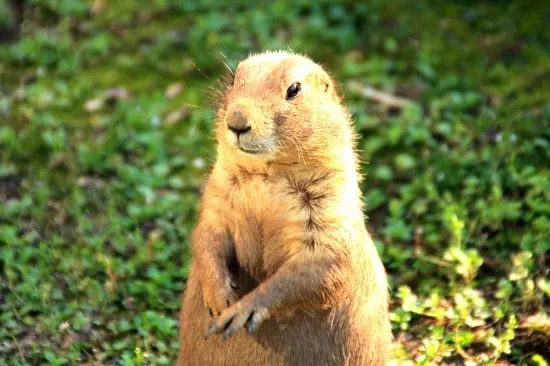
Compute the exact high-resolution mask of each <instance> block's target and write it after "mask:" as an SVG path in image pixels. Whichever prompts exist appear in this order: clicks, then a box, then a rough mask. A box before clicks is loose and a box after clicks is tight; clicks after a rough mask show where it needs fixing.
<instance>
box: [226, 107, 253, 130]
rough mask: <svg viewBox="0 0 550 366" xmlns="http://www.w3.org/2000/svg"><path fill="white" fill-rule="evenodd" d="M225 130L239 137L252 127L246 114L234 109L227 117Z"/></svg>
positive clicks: (239, 109)
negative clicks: (227, 129)
mask: <svg viewBox="0 0 550 366" xmlns="http://www.w3.org/2000/svg"><path fill="white" fill-rule="evenodd" d="M227 128H229V129H230V130H231V131H233V133H234V134H235V135H237V136H240V135H243V134H245V133H247V132H248V131H250V130H251V129H252V126H251V125H250V122H249V120H248V116H247V115H246V113H245V112H244V111H242V109H241V108H234V109H233V110H232V111H230V113H229V115H228V116H227Z"/></svg>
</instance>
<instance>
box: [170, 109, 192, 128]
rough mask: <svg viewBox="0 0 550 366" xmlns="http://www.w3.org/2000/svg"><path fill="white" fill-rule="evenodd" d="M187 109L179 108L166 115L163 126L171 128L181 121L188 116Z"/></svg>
mask: <svg viewBox="0 0 550 366" xmlns="http://www.w3.org/2000/svg"><path fill="white" fill-rule="evenodd" d="M189 113H190V112H189V108H186V107H181V108H180V109H178V110H175V111H173V112H170V113H168V115H167V116H166V118H164V124H165V125H166V126H172V125H174V124H176V123H177V122H179V121H183V120H184V119H186V118H187V117H188V116H189Z"/></svg>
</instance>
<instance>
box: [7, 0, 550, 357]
mask: <svg viewBox="0 0 550 366" xmlns="http://www.w3.org/2000/svg"><path fill="white" fill-rule="evenodd" d="M248 3H250V2H248V1H214V0H195V1H190V0H151V1H137V0H125V1H108V0H93V1H85V0H27V1H23V0H0V365H38V364H49V365H74V364H86V365H99V364H122V365H166V364H171V363H172V362H173V361H174V360H175V356H176V354H177V348H178V341H177V335H178V324H177V316H178V309H179V306H180V295H181V293H182V291H183V289H184V287H185V279H186V275H187V271H188V268H189V260H190V257H189V233H190V231H191V230H192V227H193V225H194V223H195V220H196V216H197V208H198V202H199V188H200V186H201V184H202V183H203V182H204V179H205V176H206V174H207V172H208V169H209V166H210V165H211V164H212V162H213V160H214V158H215V155H214V149H213V143H214V141H213V135H212V134H211V126H212V122H213V110H212V105H211V103H210V96H211V95H212V93H214V91H215V90H216V89H217V88H219V84H218V80H219V79H220V78H221V77H222V76H223V74H224V73H226V66H225V64H227V65H228V66H229V67H232V68H234V67H235V66H236V65H237V63H238V61H239V60H240V59H242V58H244V57H246V56H247V55H248V54H249V53H251V52H257V51H261V50H265V49H277V48H278V49H284V50H294V51H296V52H300V53H305V54H308V55H309V56H311V57H312V58H314V59H315V60H316V61H318V62H320V63H322V64H323V65H324V66H325V67H326V68H327V69H328V70H330V72H331V74H332V75H333V76H334V77H335V78H336V79H337V81H338V82H339V83H340V85H341V90H342V93H343V95H344V97H345V101H346V104H347V105H348V106H349V108H350V110H351V112H352V113H353V116H354V120H355V124H356V127H357V129H358V131H359V133H360V135H361V140H360V146H359V148H360V154H361V158H362V160H363V162H364V164H363V165H362V170H363V173H364V174H365V175H366V179H365V181H364V184H363V192H364V194H365V197H364V200H365V203H366V214H367V215H368V217H369V219H368V222H367V225H368V226H369V229H370V230H371V232H372V234H373V236H374V238H375V240H376V243H377V246H378V248H379V251H380V253H381V255H382V257H383V261H384V263H385V265H386V268H387V271H388V273H389V280H390V285H391V294H392V303H391V309H392V321H393V330H394V336H395V348H394V350H393V358H394V361H393V363H394V364H396V365H400V364H405V365H413V364H418V365H477V364H498V365H511V364H518V365H519V364H521V365H539V366H542V365H547V364H548V362H549V361H550V351H549V350H550V320H549V314H548V312H549V309H550V306H549V305H550V300H549V296H550V281H549V276H548V274H549V273H548V272H549V268H550V255H549V249H550V26H549V25H550V3H549V2H544V1H505V0H501V1H467V0H462V1H458V0H455V1H431V0H416V1H405V0H391V1H390V0H388V1H383V0H372V1H364V2H360V1H325V0H321V1H304V0H294V1H289V0H276V1H258V2H256V5H250V4H248ZM247 4H248V5H247Z"/></svg>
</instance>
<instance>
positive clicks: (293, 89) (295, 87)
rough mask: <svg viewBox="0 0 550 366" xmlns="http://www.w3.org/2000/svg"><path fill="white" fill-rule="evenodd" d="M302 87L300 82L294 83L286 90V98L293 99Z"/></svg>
mask: <svg viewBox="0 0 550 366" xmlns="http://www.w3.org/2000/svg"><path fill="white" fill-rule="evenodd" d="M301 89H302V84H300V83H292V84H291V85H290V86H289V87H288V89H287V90H286V99H287V100H288V99H292V98H294V97H295V96H297V95H298V93H300V90H301Z"/></svg>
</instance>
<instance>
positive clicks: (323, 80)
mask: <svg viewBox="0 0 550 366" xmlns="http://www.w3.org/2000/svg"><path fill="white" fill-rule="evenodd" d="M317 85H318V86H319V88H320V89H321V91H322V92H323V93H327V94H328V95H330V96H331V97H332V98H333V99H334V100H339V98H338V93H337V92H336V89H335V86H334V82H333V81H332V79H331V78H330V76H328V75H327V74H325V73H322V74H321V75H319V76H318V78H317Z"/></svg>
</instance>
